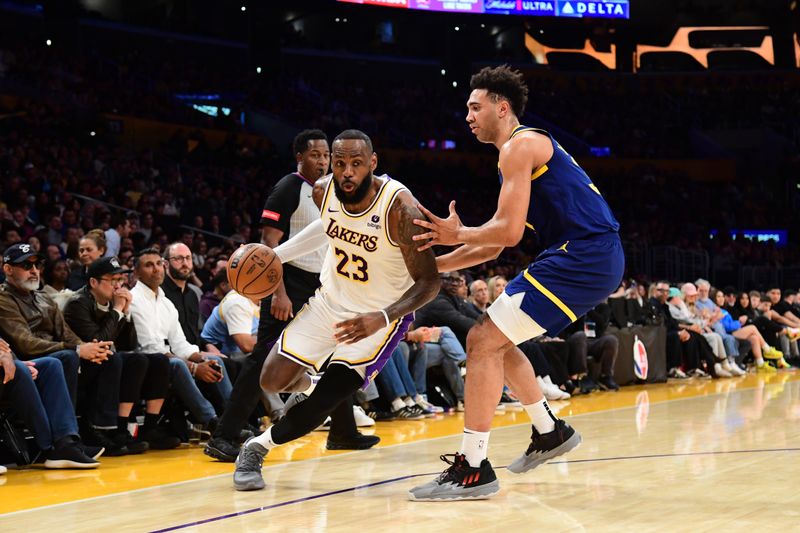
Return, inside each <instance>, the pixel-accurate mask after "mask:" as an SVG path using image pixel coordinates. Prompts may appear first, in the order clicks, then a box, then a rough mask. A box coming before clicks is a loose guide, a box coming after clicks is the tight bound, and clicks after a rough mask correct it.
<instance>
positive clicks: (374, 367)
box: [361, 313, 414, 389]
mask: <svg viewBox="0 0 800 533" xmlns="http://www.w3.org/2000/svg"><path fill="white" fill-rule="evenodd" d="M413 321H414V313H409V314H407V315H406V316H404V317H403V318H402V319H401V320H400V323H399V324H398V325H397V327H396V328H395V330H394V333H393V334H392V336H391V337H389V342H387V343H386V344H384V345H383V349H382V350H381V351H380V353H379V354H378V357H377V359H375V361H374V362H372V363H371V364H369V365H367V368H365V369H364V385H362V387H361V388H363V389H366V388H367V385H369V382H370V381H372V380H373V379H374V378H375V376H377V375H378V372H380V371H381V369H382V368H383V367H384V365H386V361H388V360H389V358H390V357H391V356H392V352H394V349H395V348H397V345H398V344H400V341H401V340H403V337H404V336H405V334H406V331H408V328H409V327H411V322H413Z"/></svg>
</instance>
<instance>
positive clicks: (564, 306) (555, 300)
mask: <svg viewBox="0 0 800 533" xmlns="http://www.w3.org/2000/svg"><path fill="white" fill-rule="evenodd" d="M524 276H525V279H527V280H528V281H529V282H530V284H531V285H533V286H534V287H536V288H537V289H538V290H539V292H541V293H542V294H544V295H545V297H546V298H547V299H548V300H550V301H551V302H553V303H554V304H556V306H557V307H558V308H559V309H561V310H562V311H563V312H564V314H565V315H567V316H568V317H569V319H570V320H571V321H572V322H575V321H576V320H578V317H577V316H575V313H573V312H572V309H570V308H569V307H567V304H565V303H564V302H562V301H561V300H560V299H559V297H558V296H556V295H555V294H553V293H552V292H550V291H549V290H547V288H546V287H545V286H544V285H542V284H541V283H539V281H538V280H537V279H536V278H534V277H533V276H531V275H530V273H529V272H528V271H527V270H525V272H524Z"/></svg>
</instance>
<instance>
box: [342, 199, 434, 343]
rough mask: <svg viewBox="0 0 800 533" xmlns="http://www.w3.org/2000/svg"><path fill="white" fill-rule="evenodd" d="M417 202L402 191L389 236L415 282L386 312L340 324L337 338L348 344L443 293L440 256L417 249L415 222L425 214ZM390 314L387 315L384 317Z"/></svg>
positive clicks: (392, 210) (419, 230) (392, 209)
mask: <svg viewBox="0 0 800 533" xmlns="http://www.w3.org/2000/svg"><path fill="white" fill-rule="evenodd" d="M416 205H417V201H416V200H415V199H414V197H413V196H411V194H410V193H407V192H405V191H404V192H401V193H400V194H398V195H397V199H396V200H395V202H394V203H393V204H392V207H391V209H390V210H389V217H388V218H389V220H388V222H387V223H388V224H389V235H390V236H391V237H392V239H393V240H394V242H396V243H397V244H398V245H399V246H400V250H401V252H402V254H403V259H404V261H405V264H406V268H407V269H408V273H409V274H410V275H411V278H412V279H413V280H414V284H413V285H412V286H411V287H409V288H408V290H407V291H406V292H404V293H403V295H402V296H400V298H399V299H398V300H397V301H396V302H394V303H393V304H391V305H389V306H388V307H387V308H385V309H383V310H382V311H374V312H371V313H364V314H361V315H358V316H356V317H355V318H352V319H350V320H346V321H344V322H340V323H338V324H336V326H335V327H336V329H337V332H336V335H335V336H336V340H337V341H338V342H343V343H347V344H352V343H354V342H358V341H359V340H361V339H363V338H365V337H368V336H370V335H372V334H373V333H375V332H376V331H378V330H379V329H381V328H383V327H385V326H386V320H387V319H388V320H389V322H393V321H395V320H397V319H399V318H401V317H403V316H405V315H407V314H409V313H412V312H414V311H416V310H417V309H419V308H420V307H422V306H423V305H425V304H426V303H428V302H430V301H431V300H433V299H434V298H435V297H436V295H437V294H438V293H439V288H440V287H441V283H440V282H439V273H438V271H437V270H436V257H435V256H434V255H433V251H431V250H424V251H419V250H417V243H416V241H414V239H413V237H414V235H416V234H418V233H420V232H421V231H422V229H421V228H419V227H418V226H416V225H415V224H414V220H415V219H419V218H422V217H423V215H422V213H421V212H420V211H419V209H417V207H416ZM384 313H386V317H384Z"/></svg>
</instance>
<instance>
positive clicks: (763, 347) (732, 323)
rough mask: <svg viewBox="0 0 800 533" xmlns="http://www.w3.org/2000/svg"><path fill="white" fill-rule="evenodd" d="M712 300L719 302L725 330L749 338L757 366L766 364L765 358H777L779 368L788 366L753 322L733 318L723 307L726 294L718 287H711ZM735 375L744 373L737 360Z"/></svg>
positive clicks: (733, 367) (743, 338)
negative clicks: (741, 321)
mask: <svg viewBox="0 0 800 533" xmlns="http://www.w3.org/2000/svg"><path fill="white" fill-rule="evenodd" d="M710 296H711V300H712V301H713V302H714V303H715V304H717V306H718V307H719V309H720V312H721V313H722V319H721V320H720V323H721V324H722V326H723V327H724V328H725V331H726V332H728V333H730V334H731V335H733V336H734V337H736V338H737V339H740V340H747V341H749V342H750V346H751V347H752V350H753V358H754V359H755V361H756V366H758V367H761V366H763V365H764V359H765V358H766V359H775V360H777V361H778V368H784V367H788V366H789V365H788V364H787V363H786V361H784V359H783V354H782V353H781V352H779V351H778V350H776V349H775V348H773V347H772V346H770V345H769V344H767V341H765V340H764V337H762V336H761V333H759V332H758V328H756V327H755V326H754V325H752V324H745V325H742V324H741V323H740V322H739V320H737V319H735V318H733V317H732V316H731V315H730V313H728V311H726V310H725V309H724V308H723V307H724V306H725V294H724V293H723V292H722V291H720V290H717V289H711V294H710ZM731 368H732V369H733V373H734V375H743V374H744V372H741V369H740V368H739V365H737V364H736V363H735V362H733V364H732V365H731Z"/></svg>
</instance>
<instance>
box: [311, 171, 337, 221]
mask: <svg viewBox="0 0 800 533" xmlns="http://www.w3.org/2000/svg"><path fill="white" fill-rule="evenodd" d="M331 187H333V175H331V179H330V180H329V181H328V186H327V187H325V196H323V197H322V204H321V205H320V208H319V212H320V214H322V213H324V212H325V209H326V208H327V207H328V200H329V199H330V195H331ZM312 194H313V189H312Z"/></svg>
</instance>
